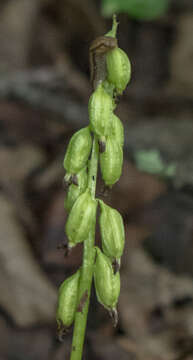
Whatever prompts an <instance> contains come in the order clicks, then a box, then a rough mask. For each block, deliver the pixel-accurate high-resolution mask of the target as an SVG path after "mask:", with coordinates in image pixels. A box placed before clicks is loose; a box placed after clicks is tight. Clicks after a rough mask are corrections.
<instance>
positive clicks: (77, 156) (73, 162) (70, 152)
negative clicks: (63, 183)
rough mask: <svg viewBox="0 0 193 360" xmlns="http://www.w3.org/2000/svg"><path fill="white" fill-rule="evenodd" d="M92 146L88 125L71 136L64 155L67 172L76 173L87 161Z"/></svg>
mask: <svg viewBox="0 0 193 360" xmlns="http://www.w3.org/2000/svg"><path fill="white" fill-rule="evenodd" d="M91 147H92V137H91V134H90V130H89V127H85V128H83V129H81V130H79V131H77V132H76V133H75V134H74V135H73V136H72V138H71V140H70V142H69V144H68V148H67V151H66V155H65V157H64V168H65V169H66V171H67V173H68V174H77V173H78V172H79V171H80V170H81V169H82V168H83V167H84V166H85V165H86V163H87V161H88V158H89V155H90V152H91Z"/></svg>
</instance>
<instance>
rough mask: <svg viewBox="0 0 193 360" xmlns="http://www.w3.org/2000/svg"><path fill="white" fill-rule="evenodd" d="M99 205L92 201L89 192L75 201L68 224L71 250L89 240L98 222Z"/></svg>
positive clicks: (67, 230)
mask: <svg viewBox="0 0 193 360" xmlns="http://www.w3.org/2000/svg"><path fill="white" fill-rule="evenodd" d="M97 204H98V202H97V201H96V200H94V199H92V197H91V195H90V192H89V191H88V190H87V191H85V192H84V193H83V194H82V195H80V196H79V197H78V199H77V200H76V201H75V203H74V205H73V207H72V210H71V211H70V214H69V216H68V219H67V222H66V234H67V236H68V240H69V242H68V246H69V247H70V248H71V247H73V246H75V245H76V244H78V243H80V242H82V241H84V240H85V239H87V238H88V235H89V232H90V230H91V228H92V226H93V224H94V223H95V220H96V209H97Z"/></svg>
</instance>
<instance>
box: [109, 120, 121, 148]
mask: <svg viewBox="0 0 193 360" xmlns="http://www.w3.org/2000/svg"><path fill="white" fill-rule="evenodd" d="M111 138H112V139H114V140H115V141H117V142H118V143H119V144H120V146H121V147H122V146H123V145H124V128H123V124H122V122H121V120H120V119H119V118H118V116H116V115H115V114H113V116H112V127H111Z"/></svg>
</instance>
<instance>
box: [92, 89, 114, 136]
mask: <svg viewBox="0 0 193 360" xmlns="http://www.w3.org/2000/svg"><path fill="white" fill-rule="evenodd" d="M88 111H89V118H90V125H91V130H92V131H93V132H94V133H95V134H96V135H98V136H99V137H102V136H106V135H108V134H109V132H110V127H111V118H112V111H113V101H112V98H111V96H110V95H109V94H107V92H106V91H105V90H104V88H103V86H102V84H100V85H99V86H98V87H97V89H96V90H95V92H94V93H93V94H92V95H91V97H90V100H89V104H88Z"/></svg>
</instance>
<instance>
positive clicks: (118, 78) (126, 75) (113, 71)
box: [106, 47, 131, 95]
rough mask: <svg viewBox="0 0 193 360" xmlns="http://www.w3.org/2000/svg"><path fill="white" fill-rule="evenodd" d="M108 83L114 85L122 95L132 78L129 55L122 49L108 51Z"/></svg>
mask: <svg viewBox="0 0 193 360" xmlns="http://www.w3.org/2000/svg"><path fill="white" fill-rule="evenodd" d="M106 64H107V73H108V81H109V82H110V83H112V84H113V85H114V86H115V87H116V90H117V93H118V94H120V95H121V94H122V92H123V91H124V90H125V88H126V86H127V84H128V82H129V80H130V77H131V64H130V61H129V59H128V56H127V54H126V53H125V52H124V51H123V50H122V49H120V48H118V47H117V48H115V49H113V50H111V51H108V53H107V56H106Z"/></svg>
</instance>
